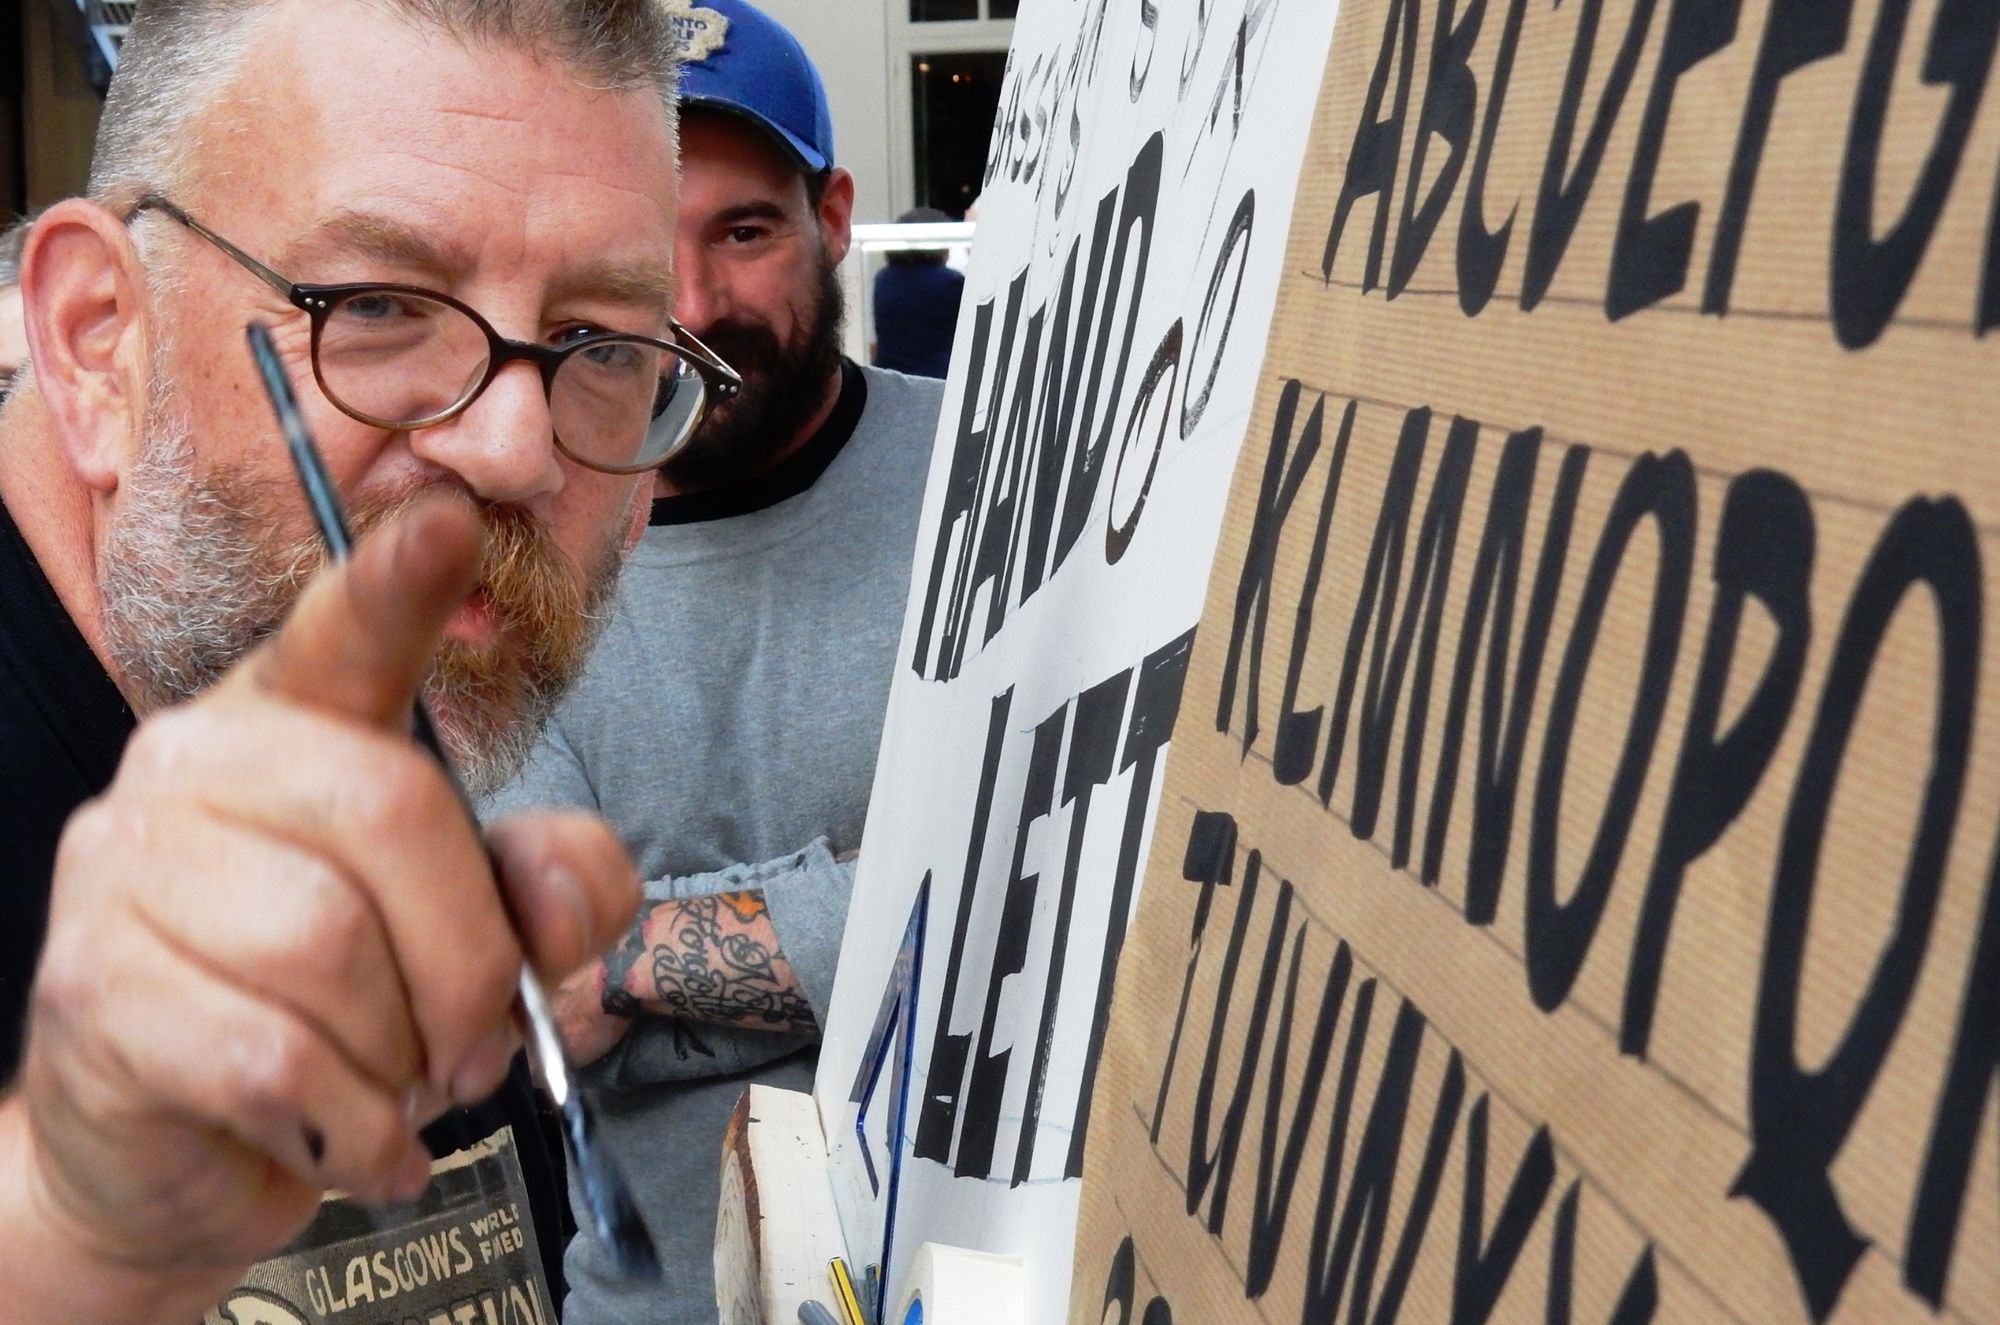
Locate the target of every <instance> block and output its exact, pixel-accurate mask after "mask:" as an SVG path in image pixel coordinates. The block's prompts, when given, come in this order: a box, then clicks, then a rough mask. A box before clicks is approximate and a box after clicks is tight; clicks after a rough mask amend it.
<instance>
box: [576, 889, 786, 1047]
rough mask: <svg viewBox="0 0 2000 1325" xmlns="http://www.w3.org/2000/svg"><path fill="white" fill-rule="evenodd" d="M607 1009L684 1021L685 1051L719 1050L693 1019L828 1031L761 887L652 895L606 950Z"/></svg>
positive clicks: (680, 1029)
mask: <svg viewBox="0 0 2000 1325" xmlns="http://www.w3.org/2000/svg"><path fill="white" fill-rule="evenodd" d="M642 958H643V959H645V961H644V963H643V965H642V962H641V959H642ZM603 1007H604V1010H605V1011H606V1012H607V1013H609V1014H611V1015H612V1016H614V1017H637V1016H642V1015H645V1014H647V1013H652V1014H655V1015H661V1016H668V1017H673V1018H676V1019H678V1020H677V1022H676V1025H677V1030H676V1042H675V1043H676V1051H677V1052H678V1053H679V1055H680V1056H681V1057H682V1058H686V1057H687V1056H688V1055H689V1053H690V1052H692V1053H698V1054H701V1055H704V1056H707V1057H713V1056H714V1054H713V1051H712V1050H711V1049H710V1048H709V1047H708V1046H707V1045H706V1044H704V1043H703V1042H702V1040H701V1038H700V1037H699V1036H698V1035H696V1034H695V1033H694V1032H693V1030H692V1029H690V1028H687V1027H686V1026H685V1022H688V1021H705V1022H715V1023H720V1024H722V1025H725V1026H738V1027H742V1028H745V1029H749V1030H776V1031H784V1030H818V1029H819V1023H818V1021H817V1020H816V1019H815V1018H814V1017H813V1011H812V1004H811V1003H809V1002H808V1001H807V1000H806V997H805V994H804V993H803V992H802V991H801V990H800V989H799V987H798V977H797V976H796V975H795V974H794V973H793V971H792V964H791V962H790V961H789V960H788V959H787V958H786V957H785V953H784V950H783V949H782V948H781V947H780V946H779V945H778V935H777V931H776V930H774V929H773V928H772V926H771V909H770V907H769V905H767V904H766V903H765V901H764V895H763V894H762V893H760V892H735V893H717V894H715V895H714V896H711V897H695V898H690V899H687V900H685V901H663V902H649V903H647V904H646V906H645V907H644V908H643V909H642V910H641V911H640V913H639V919H638V921H637V922H636V923H635V924H634V925H633V926H632V928H631V930H630V931H628V932H627V933H626V935H625V939H624V941H623V942H621V943H620V944H619V945H618V947H617V948H616V949H614V950H613V951H611V952H609V953H606V954H605V957H604V996H603Z"/></svg>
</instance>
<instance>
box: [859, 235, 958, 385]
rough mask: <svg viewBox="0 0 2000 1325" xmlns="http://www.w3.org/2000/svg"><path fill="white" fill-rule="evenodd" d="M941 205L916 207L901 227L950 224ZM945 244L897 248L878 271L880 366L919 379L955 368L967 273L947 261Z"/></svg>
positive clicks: (877, 353)
mask: <svg viewBox="0 0 2000 1325" xmlns="http://www.w3.org/2000/svg"><path fill="white" fill-rule="evenodd" d="M951 219H952V218H951V217H950V216H948V215H946V214H945V213H944V212H941V211H939V210H938V209H937V208H935V207H914V208H911V209H910V210H909V211H907V212H904V213H903V214H902V215H901V216H899V217H897V218H896V221H897V223H898V224H899V225H924V224H936V223H942V222H949V221H950V220H951ZM947 256H948V254H947V252H946V250H944V249H942V248H905V249H896V250H894V251H892V252H890V253H888V254H886V255H884V262H885V265H884V266H883V268H882V270H881V271H879V272H876V273H875V349H874V356H875V366H876V367H877V368H890V369H894V370H895V371H896V372H899V373H909V374H910V375H912V376H914V377H943V376H944V375H945V374H946V373H948V372H949V371H950V370H951V337H952V332H953V331H954V330H956V329H957V327H958V302H959V299H960V298H961V297H963V295H964V294H965V277H964V275H963V274H961V273H959V272H957V271H954V270H952V269H951V268H950V267H948V266H946V265H945V258H946V257H947Z"/></svg>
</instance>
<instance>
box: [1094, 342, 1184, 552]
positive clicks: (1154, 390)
mask: <svg viewBox="0 0 2000 1325" xmlns="http://www.w3.org/2000/svg"><path fill="white" fill-rule="evenodd" d="M1169 372H1172V373H1173V375H1174V381H1173V385H1172V386H1169V387H1168V388H1167V394H1166V398H1165V399H1163V400H1161V401H1160V428H1159V431H1158V432H1157V433H1155V434H1154V436H1153V450H1152V454H1151V455H1149V456H1148V457H1147V459H1146V475H1145V477H1144V478H1142V479H1140V480H1139V495H1138V496H1136V497H1134V498H1133V499H1132V510H1131V512H1130V513H1129V514H1128V515H1127V516H1126V517H1125V518H1124V520H1122V521H1121V520H1119V519H1118V518H1117V513H1116V508H1117V502H1118V489H1119V486H1120V484H1121V482H1122V480H1123V479H1124V476H1125V457H1126V455H1127V454H1129V453H1130V452H1131V449H1132V438H1133V435H1134V434H1136V433H1138V432H1140V431H1141V430H1142V429H1143V428H1144V427H1145V424H1146V416H1147V414H1148V413H1150V412H1151V407H1152V404H1153V399H1154V397H1155V396H1158V395H1159V393H1160V383H1161V382H1162V381H1163V380H1165V378H1166V376H1167V374H1168V373H1169ZM1180 384H1181V320H1180V319H1179V318H1175V319H1174V322H1173V325H1172V326H1170V327H1168V328H1167V334H1166V335H1164V336H1162V337H1161V338H1160V344H1159V347H1158V348H1157V349H1155V350H1154V351H1153V359H1152V362H1151V363H1149V364H1147V365H1146V372H1145V375H1144V376H1143V377H1141V378H1140V379H1139V394H1138V396H1137V397H1136V398H1135V399H1134V400H1133V401H1132V413H1131V415H1130V416H1129V417H1128V418H1127V419H1126V421H1125V436H1124V437H1123V439H1121V440H1120V442H1119V444H1118V459H1117V461H1116V463H1115V464H1114V465H1113V467H1112V471H1111V494H1112V507H1113V513H1112V515H1111V517H1109V518H1107V519H1106V520H1105V522H1104V562H1105V564H1106V565H1108V566H1115V565H1117V564H1118V563H1119V562H1120V561H1121V560H1123V559H1124V556H1125V552H1126V550H1127V549H1128V548H1130V547H1131V546H1132V536H1133V535H1134V534H1136V533H1137V532H1138V531H1139V517H1140V516H1142V515H1144V514H1145V513H1146V497H1147V496H1148V494H1150V493H1151V492H1152V491H1153V476H1154V475H1156V474H1158V473H1159V472H1160V452H1162V451H1164V450H1165V449H1166V447H1167V424H1168V423H1169V422H1170V421H1171V420H1172V419H1173V399H1174V391H1175V390H1176V389H1177V388H1178V387H1179V386H1180Z"/></svg>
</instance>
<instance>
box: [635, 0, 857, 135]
mask: <svg viewBox="0 0 2000 1325" xmlns="http://www.w3.org/2000/svg"><path fill="white" fill-rule="evenodd" d="M666 11H667V18H668V20H669V21H670V22H672V23H673V25H674V31H675V33H676V35H677V36H678V37H679V38H680V48H681V55H682V64H681V88H680V101H681V105H682V106H683V107H688V106H703V107H710V108H713V109H715V110H721V111H726V112H728V113H730V114H732V115H740V116H742V117H743V118H745V119H747V120H749V121H750V122H751V123H753V124H755V125H757V126H758V127H759V128H762V129H764V130H766V131H767V132H769V133H770V134H771V135H772V136H773V137H775V138H776V139H777V140H778V141H779V142H780V143H781V144H783V145H784V147H785V148H786V149H787V150H788V151H789V152H790V154H791V155H792V156H793V157H795V158H797V160H798V162H799V164H800V165H802V166H803V167H804V168H805V169H806V171H807V172H808V173H809V174H818V173H819V172H820V171H822V170H825V169H827V168H828V167H830V166H831V165H833V115H832V113H831V112H829V111H828V110H827V106H826V87H825V85H824V84H822V83H821V82H820V80H819V70H817V69H815V68H813V62H812V61H811V60H809V59H807V58H806V52H805V48H804V47H802V46H800V45H799V42H798V38H796V37H794V36H793V35H792V34H791V33H789V32H787V31H785V29H784V28H783V27H782V26H781V25H780V24H779V23H778V21H777V20H776V19H774V18H772V17H771V16H770V15H769V14H766V13H764V12H763V11H762V10H759V9H755V8H752V7H751V6H750V5H747V4H745V3H743V0H668V3H667V5H666Z"/></svg>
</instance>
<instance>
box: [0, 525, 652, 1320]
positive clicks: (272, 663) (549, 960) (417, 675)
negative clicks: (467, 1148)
mask: <svg viewBox="0 0 2000 1325" xmlns="http://www.w3.org/2000/svg"><path fill="white" fill-rule="evenodd" d="M479 540H480V532H479V525H478V522H477V520H476V518H475V517H474V516H473V515H472V513H471V512H470V510H469V509H467V508H466V507H464V506H463V505H462V504H461V503H458V502H452V501H431V502H425V503H420V504H419V505H418V506H416V507H414V508H413V509H412V510H411V511H409V512H408V513H406V514H405V515H404V516H403V517H401V518H399V519H397V520H395V521H392V522H391V523H389V524H387V525H385V526H384V527H383V528H382V529H381V530H380V531H379V532H378V533H376V534H375V535H374V536H372V537H370V538H368V539H366V540H364V542H363V543H362V544H361V546H360V547H359V548H358V549H357V550H356V553H355V555H354V557H353V558H352V559H351V560H350V561H349V562H348V563H346V564H345V565H344V566H340V567H336V568H334V569H333V570H331V571H329V572H328V573H326V574H325V575H322V576H321V577H320V578H319V579H318V580H317V581H316V582H315V583H314V584H313V585H312V587H311V588H310V589H309V590H308V591H307V592H306V594H305V595H304V596H303V597H302V598H301V599H300V601H299V603H298V605H297V606H296V608H295V609H294V611H293V612H292V614H291V617H290V619H289V620H288V622H287V623H286V625H285V627H284V629H283V631H282V632H281V633H280V634H278V635H277V636H276V637H274V638H273V639H272V640H271V641H269V642H268V643H267V644H266V645H265V646H264V647H262V648H260V649H259V650H258V651H257V652H256V653H255V654H253V655H251V656H250V657H248V658H246V659H245V660H244V661H243V662H242V663H241V664H240V665H238V666H237V667H236V669H235V670H234V671H232V672H231V673H230V675H229V676H228V677H226V678H225V679H224V680H223V681H222V682H221V683H220V684H219V685H218V686H216V688H215V689H214V690H213V691H212V692H210V693H209V694H208V695H206V696H204V697H203V698H202V699H200V700H199V701H197V702H195V703H193V704H190V705H187V706H185V707H183V708H180V709H177V710H170V711H168V712H166V713H163V714H160V715H158V716H155V717H153V718H151V719H150V720H148V721H147V722H146V723H145V724H144V725H143V726H142V727H141V728H140V730H139V732H138V733H137V735H136V736H135V737H134V738H133V741H132V743H131V745H130V747H129V748H128V750H127V751H126V754H125V758H124V761H123V762H122V764H121V765H120V768H119V772H118V776H117V778H116V780H115V781H114V783H113V784H112V786H111V788H110V789H109V790H108V791H107V792H106V794H105V795H104V796H103V797H102V798H100V799H99V800H97V801H95V802H93V803H92V804H91V805H89V806H87V807H85V808H84V809H83V810H81V811H79V812H78V814H77V815H76V816H75V817H74V818H73V819H72V820H71V822H70V825H69V827H68V830H67V831H66V833H65V835H64V838H63V843H62V848H61V851H60V854H59V857H58V860H57V865H56V878H55V887H54V894H53V898H52V903H51V913H50V922H49V936H48V942H47V945H46V949H45V952H44V955H43V959H42V964H41V967H40V969H39V971H38V973H37V977H36V984H35V991H34V995H33V1000H32V1008H33V1010H32V1019H31V1022H30V1028H29V1038H28V1044H27V1049H26V1053H25V1057H24V1061H23V1069H22V1074H21V1078H20V1083H19V1088H18V1092H17V1094H16V1095H15V1096H14V1097H13V1098H11V1099H9V1100H7V1101H6V1102H5V1104H3V1105H0V1283H6V1284H7V1285H8V1286H9V1289H8V1295H7V1300H4V1301H0V1321H8V1320H12V1319H15V1318H16V1317H15V1315H13V1314H12V1313H15V1312H19V1313H20V1315H19V1318H20V1319H54V1318H57V1317H64V1318H70V1319H85V1318H90V1319H96V1320H101V1321H106V1322H113V1321H119V1320H137V1319H166V1318H170V1317H173V1316H175V1315H178V1316H179V1317H181V1318H188V1317H191V1316H199V1315H200V1313H201V1311H202V1309H203V1308H204V1307H205V1306H206V1305H207V1304H208V1302H209V1301H211V1300H212V1299H213V1297H214V1296H215V1295H216V1294H217V1293H219V1292H220V1291H222V1290H224V1289H226V1288H227V1287H228V1286H229V1284H230V1283H231V1282H233V1278H232V1276H233V1275H235V1274H236V1273H238V1272H239V1271H240V1270H241V1268H242V1267H243V1266H244V1265H246V1264H248V1263H249V1262H251V1261H253V1260H254V1259H256V1258H258V1257H260V1256H263V1255H267V1254H269V1253H271V1252H273V1251H275V1250H277V1249H278V1248H280V1247H282V1246H283V1245H284V1244H285V1243H286V1242H287V1241H288V1240H289V1239H290V1238H291V1237H292V1236H293V1235H294V1234H295V1233H296V1232H297V1231H298V1230H299V1229H300V1228H301V1227H302V1226H303V1225H304V1224H305V1222H306V1221H307V1220H308V1219H309V1218H310V1217H311V1214H312V1211H313V1209H314V1206H315V1204H316V1202H317V1201H318V1199H319V1196H320V1194H321V1192H322V1190H323V1189H325V1188H328V1187H339V1188H342V1189H345V1190H347V1191H349V1192H352V1193H354V1194H356V1195H359V1196H361V1197H363V1198H372V1199H377V1200H389V1199H394V1198H406V1197H409V1196H411V1195H413V1194H414V1193H415V1192H417V1191H419V1190H420V1189H421V1188H422V1186H423V1184H424V1181H425V1178H426V1174H427V1167H428V1160H429V1157H428V1156H427V1155H426V1154H425V1152H424V1150H423V1148H422V1146H421V1144H420V1143H419V1142H418V1140H417V1136H416V1131H417V1129H418V1128H419V1127H420V1126H421V1125H422V1124H423V1123H424V1122H426V1121H428V1119H429V1117H431V1116H434V1114H435V1113H436V1112H437V1111H438V1110H439V1109H440V1108H441V1107H442V1106H443V1104H444V1102H445V1101H447V1100H454V1101H458V1102H472V1101H475V1100H478V1099H480V1098H483V1097H484V1096H485V1095H486V1094H488V1093H490V1092H491V1091H492V1089H493V1088H494V1087H495V1086H496V1085H497V1084H498V1083H499V1081H500V1079H501V1076H502V1074H503V1072H504V1071H505V1067H506V1064H507V1061H508V1059H509V1057H510V1056H511V1054H512V1052H513V1049H514V1046H515V1038H514V1033H513V1031H512V1029H511V1024H510V1023H511V1016H510V1013H511V1009H512V1006H513V1002H514V987H515V980H516V975H517V973H518V970H519V968H520V965H521V963H522V961H523V959H524V956H525V958H526V959H527V960H531V961H533V962H534V963H535V964H536V966H537V967H539V968H540V969H541V970H543V971H544V972H549V973H555V974H560V973H562V972H566V971H569V970H572V969H574V968H575V967H576V966H577V965H579V964H580V963H581V962H583V961H584V960H585V958H586V957H587V956H588V955H589V954H591V953H593V952H598V951H602V950H603V948H604V947H605V945H606V944H608V943H609V942H611V941H612V940H613V939H615V937H616V936H617V934H618V933H619V932H620V930H621V929H622V928H623V926H624V924H625V922H626V921H627V919H628V918H629V917H630V915H631V913H632V907H633V905H634V904H635V902H636V900H637V881H636V879H635V877H634V875H633V873H632V871H631V867H630V864H629V862H628V861H627V860H626V858H625V855H624V852H623V850H622V849H621V848H620V847H619V846H618V845H617V843H616V841H615V840H614V839H613V838H612V836H611V834H610V832H609V830H608V829H607V828H606V827H605V826H604V825H603V824H602V823H601V822H599V821H597V820H595V819H590V818H586V817H583V816H577V815H542V816H535V817H533V818H524V819H522V820H517V821H512V822H510V823H508V824H506V825H501V826H499V827H496V829H495V830H494V831H493V833H492V834H491V835H490V839H489V840H490V843H491V846H492V849H493V851H494V859H496V860H497V861H498V862H499V865H500V870H499V873H500V879H499V881H498V882H499V885H500V887H498V888H496V886H495V879H494V875H493V871H492V869H491V868H490V866H489V863H488V857H487V854H486V849H485V848H484V847H483V846H482V844H481V843H480V841H479V839H478V838H477V836H476V835H475V833H474V831H473V829H472V827H471V825H470V823H469V822H468V821H467V818H466V816H465V813H464V811H463V809H462V808H461V807H460V805H459V803H458V801H457V799H456V797H455V794H454V792H453V790H452V788H451V786H450V784H449V782H448V781H447V779H446V777H445V775H444V773H443V771H442V770H441V769H439V768H438V766H437V765H436V763H435V762H434V761H433V760H432V759H431V758H430V756H429V755H428V754H426V753H425V752H424V751H422V750H421V749H420V748H419V747H417V746H416V745H415V744H414V743H413V742H412V741H411V740H410V739H409V738H408V735H407V731H408V720H409V713H410V706H411V702H412V696H413V695H414V694H415V691H416V689H417V686H418V684H419V682H420V681H421V679H422V677H423V675H424V673H425V671H426V669H427V668H428V666H429V662H430V658H431V655H432V651H433V650H434V648H435V646H436V643H437V640H438V638H439V636H440V634H441V633H442V631H443V629H444V626H445V624H446V622H447V621H448V620H449V619H450V616H451V614H452V612H453V610H454V609H455V608H456V606H457V605H458V603H459V602H460V601H462V599H463V598H464V596H465V594H466V593H467V592H468V591H469V590H470V589H471V587H472V585H473V583H474V580H475V578H476V575H477V567H478V561H479ZM501 889H504V890H505V892H506V895H507V903H506V904H505V905H503V902H502V893H501ZM510 906H511V908H512V911H513V914H514V915H516V916H517V917H518V918H519V921H520V924H521V932H520V933H519V934H517V933H516V932H515V929H514V927H513V925H512V924H511V923H510V922H509V919H508V908H509V907H510ZM524 944H525V947H526V951H525V953H524V951H523V945H524ZM23 1233H25V1236H22V1234H23ZM38 1288H43V1289H46V1290H47V1291H48V1292H51V1293H53V1294H55V1295H54V1296H50V1297H38ZM57 1303H60V1304H61V1306H60V1307H58V1306H56V1305H55V1304H57ZM38 1304H39V1306H38ZM51 1312H53V1313H54V1314H51Z"/></svg>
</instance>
